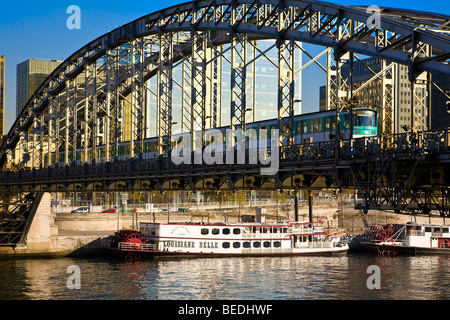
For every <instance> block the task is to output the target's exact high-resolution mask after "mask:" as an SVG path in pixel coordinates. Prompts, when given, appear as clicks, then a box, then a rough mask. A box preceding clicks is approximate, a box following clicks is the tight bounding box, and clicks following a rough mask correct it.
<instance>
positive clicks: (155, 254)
mask: <svg viewBox="0 0 450 320" xmlns="http://www.w3.org/2000/svg"><path fill="white" fill-rule="evenodd" d="M106 250H108V251H109V252H111V253H114V254H116V255H123V256H138V257H146V258H171V257H176V258H180V257H196V258H200V257H215V258H216V257H289V256H291V257H292V256H336V255H346V254H347V252H348V247H343V248H339V249H334V250H330V249H329V248H327V249H326V250H304V251H297V252H272V253H268V252H261V253H218V252H201V253H200V252H182V251H178V252H176V251H150V250H122V249H117V248H106Z"/></svg>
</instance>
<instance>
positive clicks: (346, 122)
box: [344, 114, 350, 129]
mask: <svg viewBox="0 0 450 320" xmlns="http://www.w3.org/2000/svg"><path fill="white" fill-rule="evenodd" d="M344 127H345V129H348V128H350V115H348V114H346V115H345V116H344Z"/></svg>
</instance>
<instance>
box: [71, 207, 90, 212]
mask: <svg viewBox="0 0 450 320" xmlns="http://www.w3.org/2000/svg"><path fill="white" fill-rule="evenodd" d="M71 212H72V213H89V208H87V207H81V208H78V209H75V210H72V211H71Z"/></svg>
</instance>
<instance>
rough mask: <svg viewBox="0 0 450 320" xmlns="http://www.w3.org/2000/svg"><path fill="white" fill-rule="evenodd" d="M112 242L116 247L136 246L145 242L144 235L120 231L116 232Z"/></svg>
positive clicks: (136, 232)
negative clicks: (122, 245) (121, 245)
mask: <svg viewBox="0 0 450 320" xmlns="http://www.w3.org/2000/svg"><path fill="white" fill-rule="evenodd" d="M114 241H115V245H116V247H117V246H118V244H119V243H127V244H135V245H137V246H138V245H140V244H143V243H146V242H147V240H146V239H145V237H144V235H143V234H142V233H140V232H139V231H135V230H121V231H119V232H116V234H115V236H114Z"/></svg>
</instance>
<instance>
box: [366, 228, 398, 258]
mask: <svg viewBox="0 0 450 320" xmlns="http://www.w3.org/2000/svg"><path fill="white" fill-rule="evenodd" d="M397 231H398V227H397V226H395V225H390V224H375V225H372V226H371V228H370V229H369V230H368V231H366V235H365V236H366V237H365V238H366V241H368V243H369V246H368V247H369V249H370V250H372V251H376V252H378V253H379V254H381V255H396V254H397V253H398V249H397V248H394V247H392V246H390V245H384V244H383V243H384V242H389V241H391V240H392V237H393V235H394V234H395V233H396V232H397Z"/></svg>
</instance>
